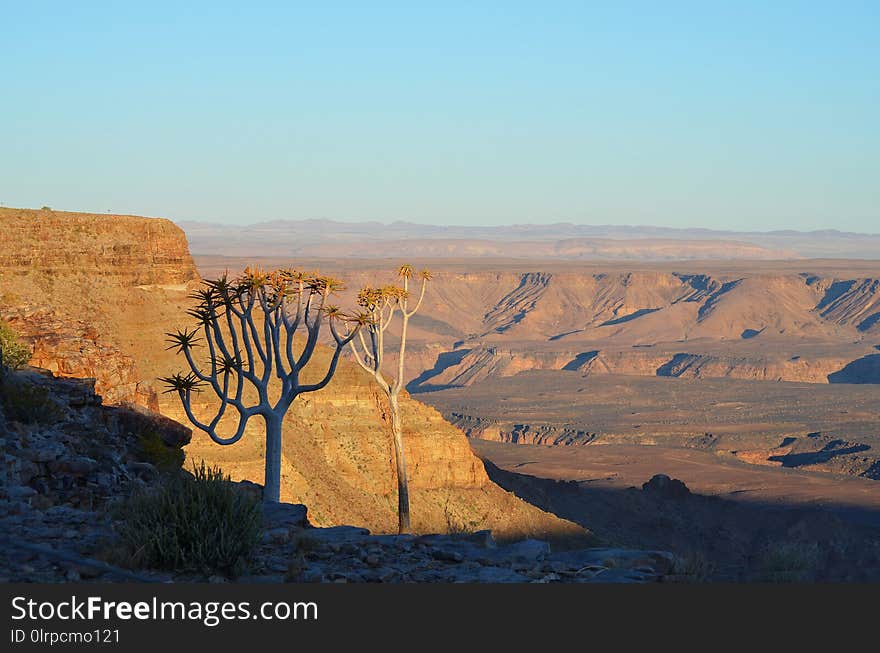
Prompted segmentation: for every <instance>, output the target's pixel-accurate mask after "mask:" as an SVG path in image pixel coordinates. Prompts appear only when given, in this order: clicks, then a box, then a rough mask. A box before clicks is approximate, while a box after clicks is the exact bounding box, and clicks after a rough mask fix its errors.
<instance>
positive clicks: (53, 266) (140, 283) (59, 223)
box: [0, 208, 199, 408]
mask: <svg viewBox="0 0 880 653" xmlns="http://www.w3.org/2000/svg"><path fill="white" fill-rule="evenodd" d="M198 278H199V276H198V273H197V272H196V269H195V266H194V265H193V260H192V257H191V256H190V254H189V249H188V246H187V241H186V236H185V235H184V233H183V231H182V230H181V229H180V228H178V227H177V226H176V225H174V224H173V223H172V222H170V221H169V220H164V219H159V218H142V217H137V216H130V215H97V214H89V213H67V212H62V211H52V210H49V209H42V210H35V209H13V208H0V319H3V320H6V321H7V322H9V323H10V325H12V327H13V328H14V329H15V330H16V331H17V332H18V333H19V334H20V336H21V338H22V339H23V341H24V342H25V343H26V344H27V345H28V346H29V347H30V349H31V352H32V354H33V358H32V360H31V362H32V364H33V365H35V366H38V367H44V368H47V369H50V370H52V371H53V372H55V373H56V374H58V375H61V376H68V377H78V378H84V377H91V378H94V379H95V387H96V389H97V390H98V392H99V393H100V394H101V395H102V396H103V397H104V399H105V400H106V401H107V402H108V403H120V402H133V403H138V404H141V405H144V406H147V407H151V408H155V407H156V397H155V393H154V392H153V391H152V390H151V389H150V388H149V387H148V384H146V383H143V382H144V381H145V380H147V379H149V378H151V376H152V375H151V374H150V372H151V370H148V369H145V368H144V367H143V365H142V363H143V362H144V360H145V359H146V358H148V357H149V356H150V354H151V352H152V351H153V350H155V349H156V347H157V346H161V344H162V341H161V332H162V329H163V328H164V327H163V325H162V323H161V322H162V320H161V319H159V316H160V315H162V314H163V311H175V312H176V311H177V309H176V308H173V306H171V305H172V304H173V303H174V301H175V300H177V301H179V300H180V298H182V297H184V296H185V294H186V289H187V287H188V286H191V285H192V284H193V283H194V282H196V281H197V280H198ZM166 307H168V308H166Z"/></svg>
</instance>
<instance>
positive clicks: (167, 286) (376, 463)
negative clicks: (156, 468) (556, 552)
mask: <svg viewBox="0 0 880 653" xmlns="http://www.w3.org/2000/svg"><path fill="white" fill-rule="evenodd" d="M0 224H2V226H3V229H2V230H0V245H3V248H4V254H3V257H2V258H0V317H3V318H5V319H7V320H8V321H9V322H10V323H12V324H13V325H14V327H15V328H16V329H17V330H19V331H20V332H21V333H22V334H23V338H24V339H25V341H27V342H29V343H30V344H31V346H32V347H33V351H34V356H33V362H34V363H38V364H39V365H40V366H42V367H46V368H49V369H51V370H54V371H56V372H57V373H58V374H61V375H65V376H82V377H91V378H95V379H96V384H95V386H96V389H97V391H98V392H99V393H100V394H102V395H104V396H105V398H106V399H107V400H108V401H132V402H134V401H136V402H139V403H141V404H145V405H151V406H154V407H155V406H157V403H156V402H157V395H156V389H155V388H154V387H152V386H151V384H152V383H153V382H154V380H155V379H156V377H158V376H160V375H167V374H169V373H171V372H174V371H176V370H177V369H178V368H179V366H180V364H181V362H180V361H179V360H175V358H174V355H173V353H172V352H168V351H166V343H165V333H166V332H168V331H172V330H174V329H176V328H179V327H182V326H185V325H189V324H190V323H191V321H192V320H191V318H190V317H188V316H187V315H186V309H187V308H188V307H189V305H190V300H189V299H188V297H187V296H188V293H189V292H190V291H191V290H192V289H193V288H194V287H195V286H197V285H198V283H199V279H198V276H197V274H196V272H195V270H194V268H193V264H192V259H191V258H190V256H189V252H188V250H187V246H186V239H185V237H184V235H183V232H182V231H180V230H179V229H178V228H177V227H175V226H174V225H172V224H171V223H169V222H168V221H166V220H155V219H150V218H136V217H131V216H103V215H89V214H75V213H60V212H52V211H30V210H17V209H3V210H2V212H0ZM316 359H322V360H324V361H325V360H326V351H322V352H321V353H320V354H319V355H316ZM320 363H321V361H317V364H318V367H320ZM158 406H159V408H160V409H161V410H162V411H163V412H164V413H166V414H168V415H169V416H172V417H175V418H177V419H179V420H180V421H181V422H185V421H186V420H185V418H184V417H183V415H182V411H181V408H180V406H179V404H178V403H177V401H176V397H171V396H169V395H162V397H161V401H160V402H159V403H158ZM204 409H205V410H207V409H208V407H207V406H205V407H204ZM403 410H404V413H405V419H406V429H407V430H406V440H407V444H406V446H407V454H408V456H409V465H410V474H411V477H412V510H413V519H414V527H415V528H416V529H417V530H419V531H422V532H438V531H441V532H446V531H457V530H479V529H482V528H490V529H492V530H493V531H495V532H496V534H497V535H498V536H499V537H502V538H505V537H507V538H514V537H524V536H530V535H539V534H540V535H552V536H560V537H565V536H568V535H572V534H575V535H581V534H583V533H584V531H583V529H582V528H581V527H579V526H576V525H574V524H572V523H570V522H566V521H564V520H560V519H558V518H556V517H555V516H553V515H550V514H548V513H545V512H543V511H541V510H539V509H537V508H535V507H533V506H531V505H529V504H526V503H524V502H522V501H521V500H519V499H517V498H516V497H515V496H513V495H512V494H510V493H507V492H505V491H503V490H502V489H501V488H499V487H498V486H497V485H495V484H494V483H492V482H491V481H489V480H488V478H487V477H486V473H485V471H484V469H483V465H482V463H481V462H480V460H479V459H478V458H477V457H476V456H474V454H473V453H472V452H471V451H470V448H469V446H468V443H467V439H466V438H465V436H464V435H463V434H462V433H461V431H459V430H457V429H455V428H454V427H452V426H451V425H449V424H448V423H446V422H445V421H444V420H443V418H442V417H441V416H440V415H439V413H437V412H436V411H435V410H434V409H432V408H428V407H426V406H424V405H422V404H420V403H418V402H415V401H412V400H409V399H405V400H404V401H403ZM382 411H383V407H382V404H381V401H380V400H379V397H378V395H377V394H376V392H375V388H374V387H373V386H372V385H371V384H370V382H368V380H367V378H366V377H365V375H364V374H363V373H362V372H361V370H360V369H358V368H356V367H354V366H353V365H348V364H344V365H342V366H341V369H340V370H339V372H338V373H337V376H336V377H335V378H334V381H333V383H332V384H331V385H330V386H329V387H328V388H327V389H325V390H324V391H322V392H321V393H317V394H315V395H311V396H309V397H308V398H306V397H303V398H301V399H300V400H298V402H297V403H296V404H295V406H294V408H293V410H292V411H291V413H290V415H289V417H288V421H287V425H286V429H285V435H284V469H283V479H284V494H283V497H284V498H285V499H287V500H292V501H296V502H299V503H307V504H308V505H309V507H310V510H311V516H312V519H313V520H314V522H315V523H317V524H321V525H334V524H356V525H361V526H366V527H368V528H370V529H371V530H373V531H376V532H388V531H390V530H393V529H394V526H395V515H396V485H395V483H394V475H393V465H392V458H391V445H390V434H389V430H388V427H387V423H386V422H385V421H384V419H383V417H382ZM260 426H261V425H260V424H259V419H255V420H254V422H253V424H252V426H251V427H250V428H251V429H252V430H251V431H249V432H248V434H247V435H246V436H245V438H244V439H243V440H242V441H241V442H240V443H238V444H237V445H234V446H229V447H221V446H219V445H215V444H213V443H212V442H210V441H209V440H208V439H207V437H206V436H203V435H202V434H200V433H198V432H197V434H196V435H195V436H194V438H193V442H192V444H191V445H190V446H189V447H188V448H187V455H188V456H189V459H190V460H191V461H198V460H200V459H205V460H206V461H209V462H216V463H219V464H220V465H221V466H222V467H223V468H224V469H225V470H226V471H227V472H228V473H230V474H232V475H233V477H234V478H236V479H248V480H252V481H261V480H262V478H263V460H262V459H263V453H264V446H265V443H264V439H263V437H261V436H260V433H259V431H260Z"/></svg>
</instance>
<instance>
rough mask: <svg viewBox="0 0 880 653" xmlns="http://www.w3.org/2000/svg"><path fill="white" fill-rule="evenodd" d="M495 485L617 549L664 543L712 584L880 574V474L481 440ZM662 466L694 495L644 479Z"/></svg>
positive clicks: (666, 451)
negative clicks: (852, 474) (865, 476)
mask: <svg viewBox="0 0 880 653" xmlns="http://www.w3.org/2000/svg"><path fill="white" fill-rule="evenodd" d="M471 446H472V447H473V449H474V451H475V452H476V453H477V454H478V455H480V456H481V457H482V458H483V459H484V461H485V462H486V467H487V470H488V471H489V475H490V477H491V478H492V480H494V481H495V482H496V483H498V484H499V485H501V486H502V487H504V488H505V489H507V490H510V491H512V492H514V493H516V494H517V495H518V496H520V497H521V498H522V499H524V500H526V501H529V502H531V503H533V504H535V505H537V506H539V507H541V508H543V509H545V510H549V511H552V512H554V513H555V514H557V515H559V516H561V517H564V518H566V519H570V520H572V521H575V522H578V523H581V524H589V527H590V529H591V530H592V532H593V533H595V534H596V535H597V536H598V537H600V538H602V539H603V540H605V541H606V542H608V543H609V544H612V545H614V546H638V547H648V548H655V547H656V548H663V549H667V550H671V551H673V552H674V553H675V554H677V555H678V556H681V557H682V558H683V559H684V560H686V561H688V562H687V563H686V564H687V566H689V567H690V568H689V571H688V573H690V574H692V575H693V576H694V577H702V578H703V579H705V580H712V581H732V582H744V581H746V582H750V581H752V582H753V581H819V582H824V581H833V582H842V581H843V582H845V581H874V582H876V581H877V580H880V492H878V490H877V485H876V483H877V481H872V480H868V479H863V478H854V477H846V476H840V475H835V474H828V473H820V472H805V471H800V470H791V469H776V468H768V467H758V466H751V465H748V464H746V463H742V462H740V461H737V460H729V459H728V460H724V459H721V458H719V457H718V456H717V455H716V454H713V453H711V452H708V451H701V450H697V449H686V448H678V447H664V446H639V445H589V446H584V447H571V446H546V445H544V446H541V445H516V444H508V443H498V442H487V441H484V440H472V441H471ZM655 474H665V475H668V476H670V477H672V478H674V479H680V480H682V481H683V482H684V483H685V484H686V485H687V487H688V488H689V490H691V491H692V492H693V493H690V492H687V491H684V492H678V493H676V492H674V491H669V492H665V493H664V492H663V491H662V490H659V491H658V490H655V489H653V488H651V487H648V488H643V487H642V486H643V484H644V483H645V482H646V481H648V480H649V479H651V478H652V477H653V476H654V475H655Z"/></svg>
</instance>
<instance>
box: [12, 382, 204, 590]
mask: <svg viewBox="0 0 880 653" xmlns="http://www.w3.org/2000/svg"><path fill="white" fill-rule="evenodd" d="M0 395H2V401H0V447H2V452H3V483H2V484H0V537H14V538H15V539H16V541H15V542H12V543H9V542H5V543H4V545H3V546H2V547H0V582H7V581H9V580H21V581H29V582H57V581H63V580H71V581H75V580H80V579H81V578H97V577H99V576H101V575H102V573H103V572H102V571H101V570H100V569H95V568H92V567H89V566H86V567H83V566H82V565H80V564H78V563H77V562H71V560H74V561H75V560H78V559H82V558H83V557H88V556H91V555H93V554H94V553H95V552H96V550H97V549H98V548H99V547H101V546H102V545H103V543H104V542H105V541H106V540H109V539H112V537H113V528H112V526H111V518H110V516H109V513H107V512H106V511H105V509H106V508H107V506H108V505H109V504H110V502H112V501H114V500H116V499H118V498H120V497H122V496H125V495H126V494H127V493H129V492H131V491H133V490H135V489H137V488H144V487H146V486H147V485H149V484H150V483H151V482H153V481H154V480H155V479H156V478H157V477H158V470H157V468H156V467H155V466H154V465H153V463H152V462H150V461H151V460H153V462H156V459H155V458H153V457H151V455H150V454H148V453H147V451H146V450H145V448H144V446H145V438H150V439H151V445H152V448H151V450H150V451H151V452H152V454H153V455H155V454H156V453H157V452H160V451H163V450H167V452H168V454H169V456H170V457H171V458H175V457H177V459H178V460H179V456H180V448H181V447H182V446H183V445H184V444H186V443H187V442H188V441H189V438H190V436H191V435H192V433H191V431H190V430H189V429H188V428H186V427H184V426H182V425H181V424H178V423H176V422H173V421H172V420H168V419H165V418H163V417H162V416H160V415H156V414H153V413H150V412H149V411H146V410H144V409H137V408H134V407H123V406H105V405H103V404H102V403H101V397H99V396H98V395H96V394H95V391H94V386H93V384H92V383H91V382H90V381H88V380H87V381H83V380H79V379H61V378H53V377H52V375H51V374H50V373H48V372H45V371H43V372H42V373H38V372H36V371H33V370H31V371H22V372H17V373H14V374H12V375H11V376H10V377H6V378H4V380H3V387H2V388H0ZM175 452H177V453H176V454H175ZM34 547H37V548H39V547H47V548H48V549H49V550H51V551H55V552H59V554H60V555H61V556H66V560H67V563H59V558H57V557H45V556H43V555H40V554H39V552H38V550H37V549H35V548H34ZM129 580H130V578H129Z"/></svg>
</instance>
